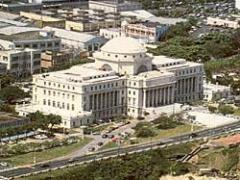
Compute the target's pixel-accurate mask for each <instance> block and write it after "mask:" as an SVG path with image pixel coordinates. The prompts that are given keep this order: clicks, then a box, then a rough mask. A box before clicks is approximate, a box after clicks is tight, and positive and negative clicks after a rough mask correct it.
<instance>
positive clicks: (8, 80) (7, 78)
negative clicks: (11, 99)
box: [0, 74, 15, 88]
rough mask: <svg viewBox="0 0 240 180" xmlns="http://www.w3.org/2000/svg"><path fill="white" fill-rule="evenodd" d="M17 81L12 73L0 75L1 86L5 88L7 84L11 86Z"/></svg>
mask: <svg viewBox="0 0 240 180" xmlns="http://www.w3.org/2000/svg"><path fill="white" fill-rule="evenodd" d="M14 82H15V79H14V77H13V76H12V75H10V74H7V75H1V76H0V84H1V88H5V87H7V86H10V85H11V84H13V83H14Z"/></svg>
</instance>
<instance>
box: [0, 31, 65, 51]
mask: <svg viewBox="0 0 240 180" xmlns="http://www.w3.org/2000/svg"><path fill="white" fill-rule="evenodd" d="M0 44H1V45H2V46H4V48H5V49H8V48H14V47H16V48H31V49H40V50H42V51H46V50H51V51H59V50H60V48H61V39H60V38H58V37H56V36H55V35H54V32H52V31H51V32H49V31H44V30H41V29H39V28H34V27H20V26H7V27H3V28H0ZM7 46H9V47H7Z"/></svg>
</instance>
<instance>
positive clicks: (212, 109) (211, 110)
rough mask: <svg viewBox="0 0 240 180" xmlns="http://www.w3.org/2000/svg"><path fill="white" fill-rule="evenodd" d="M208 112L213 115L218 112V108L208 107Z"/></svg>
mask: <svg viewBox="0 0 240 180" xmlns="http://www.w3.org/2000/svg"><path fill="white" fill-rule="evenodd" d="M208 110H209V111H210V112H211V113H215V112H216V111H217V108H216V107H214V106H208Z"/></svg>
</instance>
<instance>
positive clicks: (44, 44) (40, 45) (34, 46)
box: [16, 42, 60, 49]
mask: <svg viewBox="0 0 240 180" xmlns="http://www.w3.org/2000/svg"><path fill="white" fill-rule="evenodd" d="M59 45H60V43H59V42H55V43H53V42H48V43H45V42H43V43H41V44H39V43H38V44H36V43H35V44H24V45H21V44H17V45H16V47H17V48H20V47H22V46H23V47H24V48H33V49H39V48H45V47H48V48H51V47H53V46H55V47H58V46H59Z"/></svg>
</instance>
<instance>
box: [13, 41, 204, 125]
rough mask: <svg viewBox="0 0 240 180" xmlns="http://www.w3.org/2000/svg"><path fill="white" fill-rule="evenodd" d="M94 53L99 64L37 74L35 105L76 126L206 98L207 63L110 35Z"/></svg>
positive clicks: (64, 123) (65, 123) (34, 93)
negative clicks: (159, 53) (158, 52)
mask: <svg viewBox="0 0 240 180" xmlns="http://www.w3.org/2000/svg"><path fill="white" fill-rule="evenodd" d="M93 57H94V58H95V63H90V64H85V65H79V66H74V67H72V68H70V69H68V70H64V71H58V72H52V73H45V74H41V75H35V76H34V78H33V83H34V87H33V103H32V105H31V106H32V108H30V109H33V108H35V110H40V111H43V112H44V113H54V112H55V113H57V114H60V115H62V117H63V126H65V127H69V128H71V127H75V126H79V125H85V124H89V123H92V121H94V120H99V119H109V118H112V117H115V116H120V115H128V116H133V117H140V116H143V115H144V112H145V111H147V110H148V109H149V108H151V109H152V108H157V107H160V106H164V105H168V104H172V103H174V102H177V101H179V102H191V101H195V100H198V99H201V98H202V93H203V92H202V75H203V66H202V65H201V64H197V63H191V62H186V61H185V60H182V59H180V60H176V59H170V58H166V57H153V56H152V55H150V54H147V53H146V49H145V48H144V47H142V45H141V44H139V43H138V41H137V40H135V39H132V38H129V37H121V38H116V39H113V40H110V41H109V42H107V43H106V44H105V45H104V46H103V47H102V48H101V51H97V52H95V53H94V54H93ZM180 71H181V74H180ZM183 72H184V73H183ZM193 86H194V87H193ZM33 106H34V107H33ZM24 108H25V109H24ZM21 109H22V110H21ZM23 111H24V113H25V114H26V113H27V110H26V107H23V108H18V112H20V113H21V112H23ZM83 117H84V118H83Z"/></svg>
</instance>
